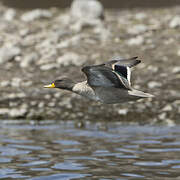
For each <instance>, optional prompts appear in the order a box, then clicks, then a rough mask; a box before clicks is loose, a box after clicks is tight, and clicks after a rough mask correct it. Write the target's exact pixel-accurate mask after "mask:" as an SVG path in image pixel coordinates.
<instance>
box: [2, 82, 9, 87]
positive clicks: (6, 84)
mask: <svg viewBox="0 0 180 180" xmlns="http://www.w3.org/2000/svg"><path fill="white" fill-rule="evenodd" d="M10 84H11V83H10V82H9V81H1V83H0V85H1V87H8V86H9V85H10Z"/></svg>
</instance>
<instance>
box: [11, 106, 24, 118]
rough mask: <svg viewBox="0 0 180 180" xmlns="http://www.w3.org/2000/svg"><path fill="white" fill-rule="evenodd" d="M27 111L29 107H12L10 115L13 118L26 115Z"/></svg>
mask: <svg viewBox="0 0 180 180" xmlns="http://www.w3.org/2000/svg"><path fill="white" fill-rule="evenodd" d="M26 113H27V108H19V109H18V108H13V109H10V110H9V112H8V115H9V116H10V117H12V118H18V117H24V116H25V114H26Z"/></svg>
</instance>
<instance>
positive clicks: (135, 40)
mask: <svg viewBox="0 0 180 180" xmlns="http://www.w3.org/2000/svg"><path fill="white" fill-rule="evenodd" d="M143 43H144V38H143V37H142V36H137V37H135V38H131V39H129V40H128V41H127V44H128V45H129V46H134V45H141V44H143Z"/></svg>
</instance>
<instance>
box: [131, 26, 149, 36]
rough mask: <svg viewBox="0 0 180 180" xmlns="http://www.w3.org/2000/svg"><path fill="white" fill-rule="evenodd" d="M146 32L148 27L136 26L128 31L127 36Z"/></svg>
mask: <svg viewBox="0 0 180 180" xmlns="http://www.w3.org/2000/svg"><path fill="white" fill-rule="evenodd" d="M147 30H148V27H147V26H146V25H144V24H138V25H135V26H133V27H131V28H129V29H128V33H129V34H133V35H137V34H141V33H144V32H146V31H147Z"/></svg>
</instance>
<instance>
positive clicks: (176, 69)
mask: <svg viewBox="0 0 180 180" xmlns="http://www.w3.org/2000/svg"><path fill="white" fill-rule="evenodd" d="M172 72H173V73H175V74H176V73H180V66H177V67H174V68H173V69H172Z"/></svg>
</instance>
